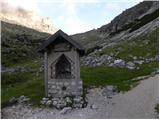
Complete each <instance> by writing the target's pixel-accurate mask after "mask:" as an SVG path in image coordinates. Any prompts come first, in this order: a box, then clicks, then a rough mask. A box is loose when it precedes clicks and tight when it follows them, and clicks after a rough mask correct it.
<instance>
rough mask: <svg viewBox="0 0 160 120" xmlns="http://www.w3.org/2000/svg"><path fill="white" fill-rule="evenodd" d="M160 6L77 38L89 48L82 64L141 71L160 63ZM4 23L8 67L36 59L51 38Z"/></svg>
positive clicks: (139, 8) (132, 11)
mask: <svg viewBox="0 0 160 120" xmlns="http://www.w3.org/2000/svg"><path fill="white" fill-rule="evenodd" d="M158 6H159V3H158V2H156V1H145V2H141V3H139V4H138V5H136V6H134V7H132V8H129V9H127V10H125V11H124V12H122V13H121V14H120V15H118V16H117V17H115V18H114V19H113V20H112V21H111V22H110V23H109V24H106V25H103V26H102V27H100V28H98V29H95V30H90V31H88V32H85V33H81V34H75V35H73V36H72V37H73V38H74V39H75V40H77V41H79V42H81V44H83V45H84V47H85V48H86V55H85V56H84V57H83V58H82V60H81V65H82V66H92V67H93V66H94V67H95V66H101V65H107V66H118V67H125V68H129V69H136V68H137V69H138V66H139V65H141V64H143V63H147V62H151V61H155V60H158V29H159V26H158V25H159V7H158ZM4 13H5V12H4ZM7 14H8V13H7ZM1 23H2V25H1V26H2V65H4V66H9V65H12V64H14V63H19V62H21V61H23V60H26V58H29V59H30V58H32V57H33V56H35V57H36V56H37V53H36V48H37V47H38V45H39V44H41V43H42V41H43V40H45V39H46V38H47V37H48V36H50V34H46V33H41V32H38V31H36V30H32V29H29V28H27V27H24V26H19V25H15V24H10V23H7V22H3V21H2V22H1ZM141 52H142V53H141ZM136 65H137V67H136Z"/></svg>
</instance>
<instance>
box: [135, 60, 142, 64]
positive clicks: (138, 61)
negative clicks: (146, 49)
mask: <svg viewBox="0 0 160 120" xmlns="http://www.w3.org/2000/svg"><path fill="white" fill-rule="evenodd" d="M133 62H134V63H136V64H139V65H141V64H143V63H144V61H143V60H135V61H133Z"/></svg>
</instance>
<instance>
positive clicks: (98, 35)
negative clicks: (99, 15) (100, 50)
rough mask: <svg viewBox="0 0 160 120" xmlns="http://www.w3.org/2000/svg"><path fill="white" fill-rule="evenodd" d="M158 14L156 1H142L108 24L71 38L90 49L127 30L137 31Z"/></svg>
mask: <svg viewBox="0 0 160 120" xmlns="http://www.w3.org/2000/svg"><path fill="white" fill-rule="evenodd" d="M158 13H159V2H158V1H144V2H141V3H139V4H137V5H135V6H133V7H132V8H129V9H126V10H125V11H123V12H122V13H121V14H120V15H118V16H116V17H115V18H114V19H113V20H112V21H111V22H110V23H108V24H106V25H103V26H101V27H100V28H98V29H94V30H90V31H88V32H85V33H80V34H75V35H73V38H75V39H77V40H78V41H81V42H82V43H83V45H84V46H86V49H88V48H92V47H95V45H97V43H98V44H99V42H100V41H101V40H102V39H105V38H106V37H107V36H109V35H113V34H115V33H118V32H121V31H125V30H128V29H131V30H133V29H137V28H138V26H139V25H141V26H143V25H144V24H146V23H148V22H150V21H152V20H154V19H155V18H157V17H158V16H159V15H158ZM141 26H139V27H141ZM136 27H137V28H136ZM109 37H110V36H109ZM102 41H103V40H102ZM103 42H104V41H103ZM105 42H106V41H105Z"/></svg>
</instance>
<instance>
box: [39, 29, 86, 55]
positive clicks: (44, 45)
mask: <svg viewBox="0 0 160 120" xmlns="http://www.w3.org/2000/svg"><path fill="white" fill-rule="evenodd" d="M58 37H62V38H63V39H64V40H66V41H68V42H69V43H70V44H72V45H73V46H74V47H75V48H76V49H77V50H78V51H79V53H80V54H81V55H83V54H84V48H83V46H82V45H81V44H80V43H78V42H77V41H75V40H73V39H72V38H71V37H70V36H68V35H67V34H66V33H64V32H63V31H62V30H58V31H57V32H56V33H55V34H53V35H52V36H50V37H49V38H48V39H47V40H46V41H44V42H43V43H42V45H41V46H40V48H39V49H38V52H44V50H45V49H46V48H48V47H49V46H50V45H51V44H54V42H55V41H56V39H57V38H58Z"/></svg>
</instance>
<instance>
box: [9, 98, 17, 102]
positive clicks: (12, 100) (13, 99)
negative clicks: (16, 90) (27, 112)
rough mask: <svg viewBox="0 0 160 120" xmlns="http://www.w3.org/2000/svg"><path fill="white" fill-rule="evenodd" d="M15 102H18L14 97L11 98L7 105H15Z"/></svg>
mask: <svg viewBox="0 0 160 120" xmlns="http://www.w3.org/2000/svg"><path fill="white" fill-rule="evenodd" d="M17 102H18V99H17V98H15V97H12V98H11V99H10V100H9V103H10V104H15V103H17Z"/></svg>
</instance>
